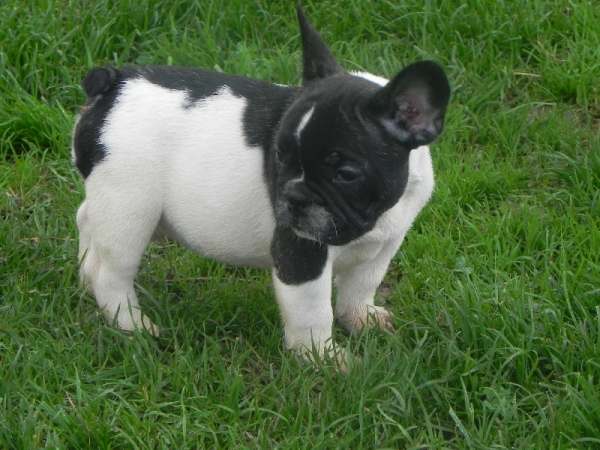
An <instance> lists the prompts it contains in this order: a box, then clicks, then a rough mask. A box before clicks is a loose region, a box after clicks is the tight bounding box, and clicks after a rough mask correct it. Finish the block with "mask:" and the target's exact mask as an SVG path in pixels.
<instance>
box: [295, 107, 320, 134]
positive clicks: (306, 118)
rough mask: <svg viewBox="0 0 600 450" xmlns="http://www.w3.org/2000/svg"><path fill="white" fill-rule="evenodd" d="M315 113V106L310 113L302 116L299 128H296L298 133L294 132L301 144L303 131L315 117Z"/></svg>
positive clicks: (307, 112)
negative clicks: (313, 116)
mask: <svg viewBox="0 0 600 450" xmlns="http://www.w3.org/2000/svg"><path fill="white" fill-rule="evenodd" d="M314 111H315V105H313V106H312V108H310V109H309V110H308V111H306V112H305V113H304V115H303V116H302V119H300V123H299V124H298V128H296V131H295V132H294V136H296V140H297V141H298V142H300V133H302V130H304V128H305V127H306V124H307V123H308V121H309V120H310V118H311V116H312V115H313V112H314Z"/></svg>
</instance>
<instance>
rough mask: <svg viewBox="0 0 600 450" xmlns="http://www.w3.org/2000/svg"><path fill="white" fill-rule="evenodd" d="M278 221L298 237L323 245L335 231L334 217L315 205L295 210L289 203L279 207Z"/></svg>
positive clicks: (281, 204)
mask: <svg viewBox="0 0 600 450" xmlns="http://www.w3.org/2000/svg"><path fill="white" fill-rule="evenodd" d="M277 221H278V223H279V224H280V225H283V226H286V227H289V228H290V229H291V230H292V231H293V232H294V233H295V234H296V235H297V236H298V237H300V238H303V239H308V240H311V241H315V242H319V243H323V242H324V241H325V238H326V237H327V236H329V235H330V234H331V230H332V228H333V230H335V223H334V221H333V217H332V215H331V214H330V213H329V212H328V211H327V210H326V209H325V208H323V207H322V206H319V205H316V204H313V205H308V206H306V207H303V208H293V207H292V206H291V205H289V203H287V202H280V204H279V205H278V206H277Z"/></svg>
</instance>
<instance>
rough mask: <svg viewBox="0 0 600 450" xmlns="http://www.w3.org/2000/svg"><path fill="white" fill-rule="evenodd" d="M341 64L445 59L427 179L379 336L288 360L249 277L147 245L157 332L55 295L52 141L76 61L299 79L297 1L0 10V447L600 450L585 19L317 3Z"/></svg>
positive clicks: (56, 145)
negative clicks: (446, 101)
mask: <svg viewBox="0 0 600 450" xmlns="http://www.w3.org/2000/svg"><path fill="white" fill-rule="evenodd" d="M305 7H306V11H307V13H308V15H309V16H310V17H311V20H312V21H313V23H314V24H315V26H316V27H317V28H318V29H320V30H321V32H322V34H323V36H324V38H325V39H326V40H327V41H328V42H329V43H330V45H331V47H332V49H333V51H334V53H335V54H336V55H337V56H338V58H339V60H340V61H341V62H342V63H343V64H344V66H345V67H347V68H348V69H354V70H356V69H360V70H368V71H371V72H374V73H377V74H380V75H384V76H393V75H394V73H396V72H397V71H398V70H399V69H400V68H401V67H403V66H404V65H406V64H408V63H410V62H412V61H415V60H418V59H434V60H436V61H438V62H440V63H441V64H442V65H443V66H444V67H445V68H446V70H447V72H448V75H449V78H450V79H451V84H452V86H453V91H454V95H453V99H452V101H451V105H450V108H449V112H448V117H447V126H446V130H445V132H444V134H443V136H442V138H441V139H440V140H439V141H438V142H437V143H435V144H434V145H433V147H432V156H433V160H434V166H435V170H436V175H437V187H436V190H435V193H434V197H433V200H432V202H431V203H430V204H429V205H428V206H427V208H426V209H425V210H424V212H423V213H422V215H421V216H420V217H419V219H418V221H417V223H416V224H415V226H414V228H413V230H412V232H411V233H409V235H408V237H407V239H406V242H405V244H404V245H403V247H402V248H401V250H400V252H399V253H398V255H397V256H396V258H395V260H394V261H393V263H392V266H391V268H390V270H389V273H388V275H387V277H386V281H385V286H384V287H385V288H384V289H382V292H381V294H380V302H381V303H384V304H386V305H387V306H388V307H389V308H390V309H391V310H392V311H393V313H394V314H395V326H396V332H395V333H393V334H386V333H383V332H377V331H370V332H366V333H364V334H363V335H362V336H358V337H353V338H349V337H348V336H345V335H344V334H343V333H342V332H341V331H340V330H339V329H338V330H336V334H337V339H338V341H339V342H340V343H341V344H342V345H344V346H347V347H348V348H349V349H350V350H351V352H352V354H354V355H355V360H354V363H353V365H352V367H351V369H350V371H349V373H348V374H345V375H344V374H340V373H338V372H336V371H335V370H334V369H333V368H332V367H328V366H326V365H324V366H321V367H313V366H310V365H306V364H302V363H300V362H299V361H298V360H297V359H296V358H295V357H294V356H292V355H290V354H288V353H287V352H285V351H284V350H283V343H282V338H283V332H282V327H281V324H280V319H279V315H278V311H277V307H276V304H275V300H274V297H273V293H272V290H271V286H270V284H271V283H270V279H269V274H268V273H267V272H266V271H260V270H250V269H244V268H232V267H227V266H223V265H220V264H217V263H214V262H211V261H208V260H205V259H202V258H201V257H200V256H198V255H194V254H191V253H189V252H187V251H184V250H183V249H182V248H180V247H178V246H176V245H174V244H161V245H157V244H153V245H152V246H151V248H150V249H149V251H148V252H147V255H146V257H145V258H144V261H143V264H142V269H141V271H140V274H139V276H138V279H137V283H138V290H139V293H140V298H141V301H142V304H143V306H144V308H145V311H146V312H147V313H148V314H149V315H150V317H151V318H152V319H153V320H154V321H155V322H157V323H158V324H159V325H160V326H161V329H162V334H161V336H160V338H153V337H151V336H148V335H147V334H144V333H135V334H124V333H121V332H119V331H116V330H114V329H113V328H111V327H110V326H108V325H107V323H106V322H105V321H104V320H103V319H102V318H101V317H100V316H99V313H98V310H97V308H96V305H95V302H94V300H93V299H92V298H91V297H90V296H88V295H87V294H85V293H84V292H83V291H82V290H81V289H80V288H79V287H78V282H77V256H76V254H77V248H76V236H77V235H76V228H75V220H74V218H75V211H76V208H77V206H78V204H79V203H80V201H81V199H82V198H83V184H82V180H81V178H80V177H79V175H78V174H77V173H76V171H75V170H74V168H73V167H72V165H71V162H70V150H69V145H70V132H71V126H72V123H73V119H74V116H75V114H76V112H77V110H78V107H79V105H81V104H82V102H83V100H84V95H83V92H82V90H81V88H80V86H79V82H80V80H81V79H82V77H83V76H84V74H85V72H86V71H87V70H88V69H89V68H91V67H92V66H94V65H98V64H107V63H110V64H114V65H120V64H125V63H137V64H146V63H153V64H154V63H155V64H178V65H194V66H201V67H205V68H212V69H215V70H219V71H225V72H230V73H240V74H245V75H248V76H252V77H256V78H262V79H267V80H271V81H274V82H278V83H297V82H298V80H299V78H300V77H299V74H300V65H299V61H300V43H299V38H298V32H297V25H296V22H295V16H294V2H291V1H288V2H272V1H267V0H257V1H256V2H250V1H245V0H228V1H227V2H222V1H218V0H196V1H192V0H189V1H184V0H171V1H167V0H164V1H153V0H135V1H134V0H122V1H109V0H98V1H95V2H91V1H82V0H81V1H75V0H31V1H23V0H4V1H2V2H0V217H1V222H0V448H2V449H4V448H6V449H11V448H15V449H32V448H71V449H80V448H93V449H108V448H144V449H145V448H165V449H167V448H168V449H180V448H261V449H263V448H275V447H277V448H306V449H317V448H344V449H346V448H347V449H359V448H400V449H405V448H406V449H408V448H411V449H416V448H423V449H425V448H426V449H442V448H452V449H454V448H476V449H489V448H497V449H502V448H515V449H568V448H600V8H599V7H598V5H597V3H596V2H595V1H592V0H590V1H583V0H579V1H576V0H574V1H567V0H527V1H526V0H515V1H487V0H468V1H458V0H447V1H441V0H432V1H426V2H424V1H419V0H381V1H371V2H368V1H365V0H335V1H334V0H321V1H319V2H316V1H315V2H311V1H308V0H307V1H306V2H305Z"/></svg>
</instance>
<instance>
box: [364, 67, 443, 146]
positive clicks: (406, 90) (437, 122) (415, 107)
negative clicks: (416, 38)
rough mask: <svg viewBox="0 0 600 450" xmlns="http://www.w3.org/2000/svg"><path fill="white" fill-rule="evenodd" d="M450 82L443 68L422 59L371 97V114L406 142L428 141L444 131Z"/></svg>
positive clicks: (418, 143)
mask: <svg viewBox="0 0 600 450" xmlns="http://www.w3.org/2000/svg"><path fill="white" fill-rule="evenodd" d="M449 100H450V84H449V83H448V78H446V74H445V73H444V70H443V69H442V68H441V67H440V66H439V65H438V64H436V63H434V62H432V61H420V62H417V63H414V64H411V65H410V66H408V67H406V68H405V69H404V70H402V71H401V72H400V73H399V74H398V75H396V76H395V77H394V78H393V79H392V80H391V81H390V82H389V83H388V84H387V85H385V86H384V87H382V88H381V89H380V90H379V91H377V92H376V93H375V95H374V96H373V97H372V98H371V99H370V100H369V102H368V104H367V109H368V111H369V115H370V116H371V117H373V118H374V120H376V121H377V122H379V123H380V124H381V125H383V127H384V128H385V130H387V132H388V133H389V134H390V135H391V136H392V137H393V138H395V139H397V140H398V141H400V142H401V143H402V144H403V145H405V146H408V147H409V148H416V147H418V146H420V145H425V144H429V143H430V142H431V141H433V140H434V139H435V138H436V137H438V135H439V134H440V133H441V132H442V129H443V127H444V116H445V114H446V107H447V106H448V101H449Z"/></svg>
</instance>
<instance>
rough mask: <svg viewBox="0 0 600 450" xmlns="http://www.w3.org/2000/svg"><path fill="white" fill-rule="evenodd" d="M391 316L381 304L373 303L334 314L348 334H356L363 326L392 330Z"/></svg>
mask: <svg viewBox="0 0 600 450" xmlns="http://www.w3.org/2000/svg"><path fill="white" fill-rule="evenodd" d="M393 317H394V316H393V315H392V313H390V312H389V311H388V310H387V309H385V308H384V307H383V306H374V305H362V306H360V307H359V308H353V309H350V310H346V311H343V312H339V313H337V314H336V319H337V320H338V321H339V323H340V324H341V325H342V326H343V327H344V328H345V329H346V330H347V331H348V332H349V333H350V334H358V333H360V332H361V331H363V330H364V329H365V328H379V329H381V330H384V331H388V332H393V331H394V323H393Z"/></svg>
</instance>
